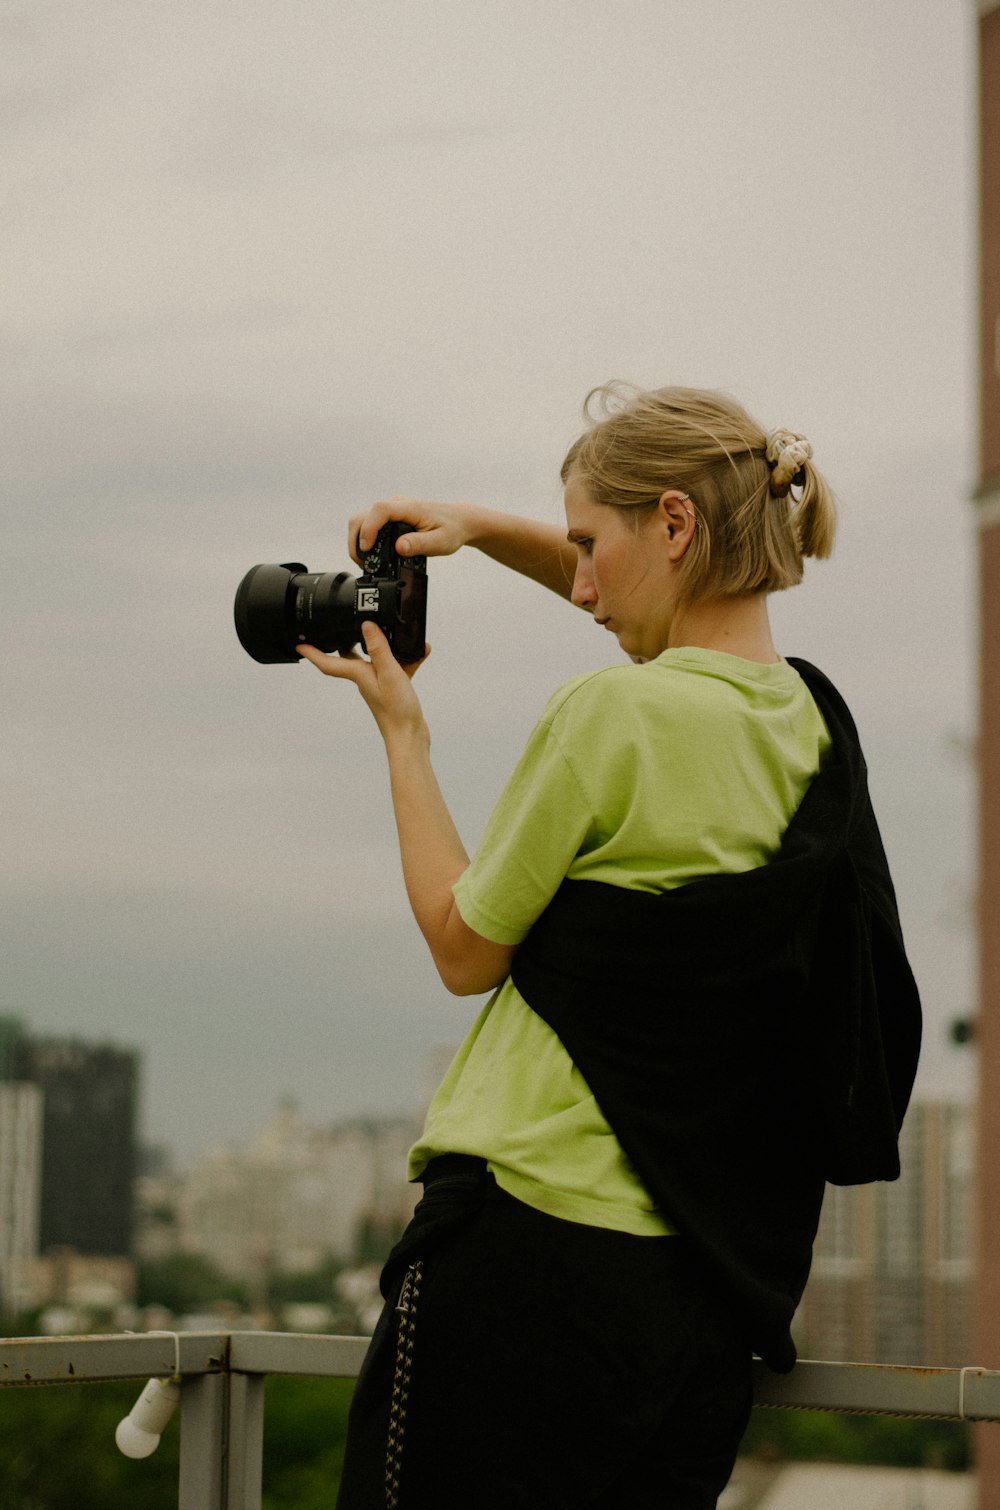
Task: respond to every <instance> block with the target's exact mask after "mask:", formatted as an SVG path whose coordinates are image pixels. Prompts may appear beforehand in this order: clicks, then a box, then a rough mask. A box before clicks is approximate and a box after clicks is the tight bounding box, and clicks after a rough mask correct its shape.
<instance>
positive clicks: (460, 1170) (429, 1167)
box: [420, 1153, 486, 1190]
mask: <svg viewBox="0 0 1000 1510" xmlns="http://www.w3.org/2000/svg"><path fill="white" fill-rule="evenodd" d="M485 1173H486V1160H485V1159H481V1158H479V1157H478V1156H477V1155H476V1154H471V1153H439V1154H438V1155H437V1157H436V1158H433V1159H431V1160H429V1162H428V1163H427V1164H426V1165H425V1166H424V1172H423V1174H422V1175H421V1176H420V1183H421V1184H422V1185H423V1187H424V1189H425V1190H426V1189H427V1187H428V1185H433V1184H436V1182H437V1181H438V1180H448V1179H453V1178H454V1177H455V1176H456V1175H474V1176H479V1175H484V1174H485Z"/></svg>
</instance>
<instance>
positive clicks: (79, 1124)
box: [4, 1034, 139, 1257]
mask: <svg viewBox="0 0 1000 1510" xmlns="http://www.w3.org/2000/svg"><path fill="white" fill-rule="evenodd" d="M5 1049H6V1054H5V1058H6V1065H5V1066H4V1069H5V1076H4V1078H6V1079H8V1080H21V1081H27V1082H29V1083H31V1084H34V1085H37V1086H39V1087H40V1089H41V1091H42V1095H43V1098H44V1099H43V1112H42V1181H41V1183H42V1190H41V1211H40V1219H39V1234H38V1247H39V1251H40V1252H41V1253H45V1252H47V1251H48V1250H49V1249H50V1248H57V1247H66V1248H74V1249H75V1250H76V1252H77V1253H81V1254H85V1255H93V1256H98V1255H99V1256H113V1257H128V1256H129V1255H130V1254H131V1251H132V1226H133V1194H132V1192H133V1183H134V1180H135V1172H136V1169H135V1165H136V1112H137V1102H138V1079H139V1059H138V1055H137V1054H135V1053H133V1052H131V1051H129V1050H126V1049H119V1048H114V1047H111V1046H109V1045H107V1044H89V1043H81V1042H79V1041H78V1040H76V1039H64V1038H34V1037H32V1036H30V1035H28V1034H23V1035H16V1036H14V1037H12V1039H10V1040H8V1042H7V1043H6V1045H5Z"/></svg>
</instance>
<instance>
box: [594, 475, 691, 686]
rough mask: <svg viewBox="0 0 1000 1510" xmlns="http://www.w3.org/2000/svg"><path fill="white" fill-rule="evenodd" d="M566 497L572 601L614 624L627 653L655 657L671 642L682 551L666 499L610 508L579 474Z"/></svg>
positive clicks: (607, 624) (638, 657)
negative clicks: (592, 493)
mask: <svg viewBox="0 0 1000 1510" xmlns="http://www.w3.org/2000/svg"><path fill="white" fill-rule="evenodd" d="M669 496H671V495H664V497H665V498H667V497H669ZM676 496H677V497H678V498H679V497H680V496H681V495H679V494H678V495H676ZM564 503H565V508H566V523H567V526H568V531H567V538H568V539H569V540H570V541H571V542H572V544H573V545H575V546H576V574H575V576H574V578H573V591H572V594H571V596H572V600H573V602H574V603H575V604H576V605H577V607H578V608H585V609H586V610H587V612H588V613H591V614H593V616H594V619H595V621H596V622H597V623H598V624H601V625H603V626H604V628H605V629H608V630H610V632H611V633H612V634H613V635H615V636H616V637H617V639H618V643H619V645H620V646H621V647H622V649H623V650H624V651H625V653H626V655H629V656H631V657H632V659H633V660H637V661H649V660H653V659H654V657H656V656H658V655H659V654H660V652H661V651H663V650H665V649H666V648H667V645H668V644H669V642H670V626H671V623H672V621H673V617H674V599H675V594H676V590H677V561H678V560H679V559H680V556H682V555H683V549H682V550H680V551H678V544H677V541H676V539H675V534H676V531H675V529H674V527H673V526H672V524H671V518H670V511H669V510H667V509H665V508H664V505H663V503H661V504H660V505H659V506H658V507H657V508H656V509H646V508H643V509H636V510H635V512H634V513H633V512H631V511H626V510H624V509H615V508H608V507H607V506H606V505H604V504H600V503H595V502H594V500H593V499H592V498H591V497H590V494H589V493H588V491H587V489H586V487H585V485H584V484H583V483H582V482H581V481H580V480H579V479H578V478H575V477H573V475H572V474H571V475H570V478H569V481H568V482H567V484H566V492H565V498H564ZM683 512H684V511H683V510H681V514H682V517H683ZM684 549H686V540H685V542H684Z"/></svg>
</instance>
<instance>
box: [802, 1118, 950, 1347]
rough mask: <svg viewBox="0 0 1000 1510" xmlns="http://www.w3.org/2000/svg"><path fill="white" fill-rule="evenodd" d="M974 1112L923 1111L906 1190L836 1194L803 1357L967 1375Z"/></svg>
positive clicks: (907, 1145)
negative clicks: (910, 1366)
mask: <svg viewBox="0 0 1000 1510" xmlns="http://www.w3.org/2000/svg"><path fill="white" fill-rule="evenodd" d="M974 1135H975V1123H974V1115H973V1110H972V1108H971V1107H969V1106H965V1105H962V1104H959V1103H954V1102H943V1101H924V1102H916V1103H915V1104H914V1105H912V1106H911V1107H910V1110H909V1112H908V1113H907V1117H906V1122H905V1124H904V1127H903V1133H902V1138H901V1140H900V1161H901V1164H902V1174H901V1176H900V1178H899V1180H897V1181H893V1182H890V1183H885V1182H879V1183H875V1184H872V1185H854V1186H848V1187H846V1188H845V1187H838V1186H830V1187H829V1188H828V1190H827V1194H826V1200H825V1202H824V1206H823V1215H822V1219H821V1222H820V1229H819V1234H818V1237H817V1241H816V1247H815V1256H814V1261H813V1271H812V1275H811V1277H810V1280H809V1284H808V1286H807V1289H806V1293H805V1296H804V1298H803V1301H802V1305H801V1307H800V1310H799V1315H798V1317H797V1320H796V1335H797V1340H798V1344H799V1351H800V1353H801V1354H802V1355H803V1356H804V1357H809V1358H826V1359H834V1360H842V1361H849V1362H855V1363H909V1364H924V1365H926V1366H929V1367H938V1368H956V1367H962V1366H964V1365H965V1364H966V1363H968V1360H969V1356H970V1354H969V1348H970V1341H971V1323H972V1303H973V1281H974V1254H975V1234H974V1230H973V1216H974V1210H975V1194H976V1191H975V1178H976V1167H975V1166H976V1161H975V1154H974Z"/></svg>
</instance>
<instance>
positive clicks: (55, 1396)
mask: <svg viewBox="0 0 1000 1510" xmlns="http://www.w3.org/2000/svg"><path fill="white" fill-rule="evenodd" d="M142 1384H143V1381H142V1380H141V1379H137V1380H134V1381H132V1382H130V1383H113V1384H65V1385H55V1386H51V1387H46V1388H41V1387H37V1388H31V1387H24V1388H22V1387H17V1388H13V1389H11V1388H5V1389H0V1506H2V1507H3V1510H135V1506H136V1505H141V1506H142V1510H176V1506H177V1475H178V1469H179V1462H180V1419H179V1416H178V1415H175V1416H174V1418H173V1419H172V1420H171V1422H170V1424H169V1425H168V1427H167V1429H166V1431H165V1432H164V1434H163V1439H162V1441H161V1442H160V1445H159V1447H158V1448H157V1449H156V1451H155V1452H154V1453H153V1454H152V1456H151V1457H148V1458H142V1459H140V1460H139V1461H133V1460H132V1459H130V1458H126V1457H123V1456H122V1454H121V1453H120V1452H119V1451H118V1448H117V1447H116V1446H115V1427H116V1426H117V1425H118V1422H119V1421H120V1420H121V1419H122V1417H123V1416H125V1415H127V1414H128V1412H129V1411H130V1410H131V1408H132V1406H133V1405H134V1404H135V1401H136V1399H137V1398H138V1395H139V1391H140V1390H141V1388H142ZM265 1389H266V1402H267V1406H266V1412H265V1418H264V1475H263V1490H264V1497H263V1503H264V1507H265V1510H320V1507H322V1510H329V1507H330V1506H331V1504H332V1503H333V1500H334V1497H335V1495H336V1489H337V1485H338V1483H339V1481H340V1465H341V1463H342V1461H343V1456H344V1438H345V1435H346V1430H347V1411H348V1407H349V1405H350V1401H351V1394H352V1392H353V1389H354V1381H353V1380H352V1379H343V1380H342V1379H269V1380H268V1381H267V1384H266V1386H265Z"/></svg>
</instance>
